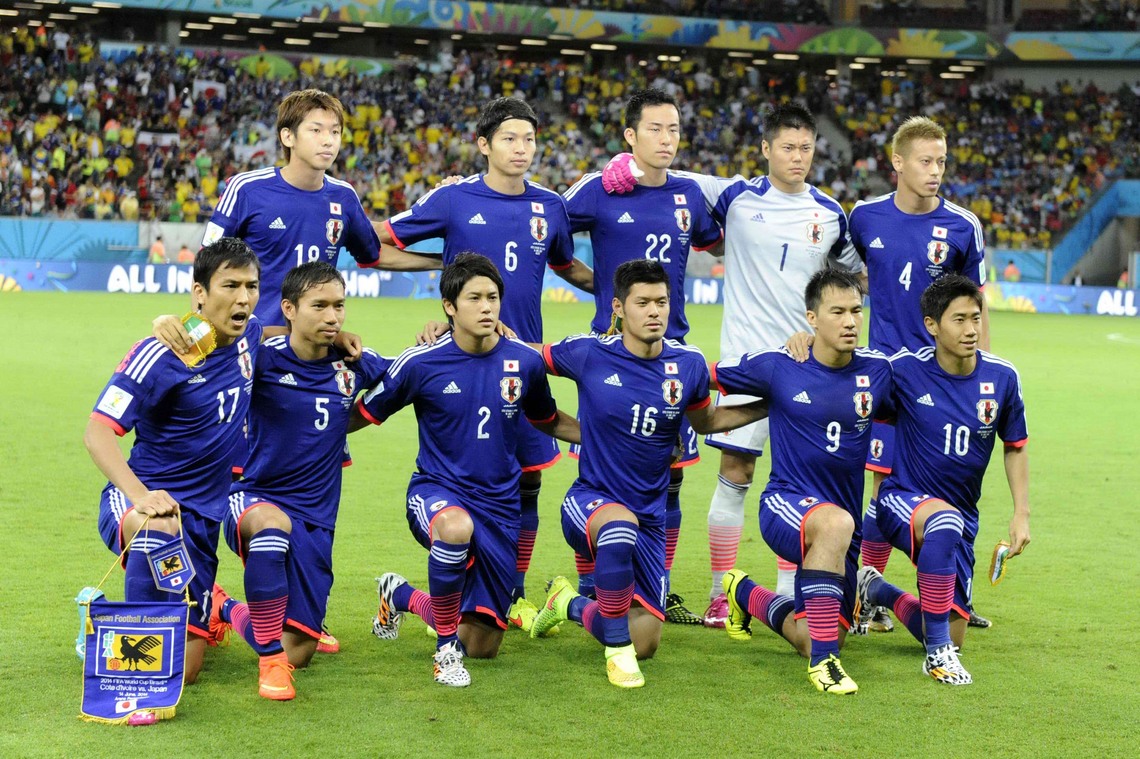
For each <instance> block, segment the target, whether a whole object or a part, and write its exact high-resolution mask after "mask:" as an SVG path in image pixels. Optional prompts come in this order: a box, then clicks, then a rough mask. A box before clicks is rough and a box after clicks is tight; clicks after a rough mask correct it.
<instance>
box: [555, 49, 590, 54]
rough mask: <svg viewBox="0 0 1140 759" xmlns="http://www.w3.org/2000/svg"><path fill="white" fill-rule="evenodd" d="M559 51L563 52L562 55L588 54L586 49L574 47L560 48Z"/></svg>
mask: <svg viewBox="0 0 1140 759" xmlns="http://www.w3.org/2000/svg"><path fill="white" fill-rule="evenodd" d="M558 52H559V53H561V54H562V55H585V54H586V51H585V50H575V49H574V48H572V47H564V48H562V49H561V50H559V51H558Z"/></svg>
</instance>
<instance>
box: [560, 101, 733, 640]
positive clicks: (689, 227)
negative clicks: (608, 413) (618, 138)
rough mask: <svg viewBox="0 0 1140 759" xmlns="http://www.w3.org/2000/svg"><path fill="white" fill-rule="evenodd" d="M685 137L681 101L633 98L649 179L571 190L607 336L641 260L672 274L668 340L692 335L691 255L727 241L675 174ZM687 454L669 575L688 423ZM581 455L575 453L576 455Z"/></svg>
mask: <svg viewBox="0 0 1140 759" xmlns="http://www.w3.org/2000/svg"><path fill="white" fill-rule="evenodd" d="M680 139H681V117H680V113H679V112H678V110H677V103H676V101H674V100H673V98H672V97H671V96H669V95H667V94H665V93H664V92H663V91H661V90H657V89H648V90H641V91H639V92H635V93H634V94H633V96H632V97H630V99H629V102H628V103H626V106H625V140H626V142H627V143H629V146H630V150H631V151H632V154H633V157H634V160H635V161H636V162H637V165H638V166H639V167H640V168H641V171H642V172H643V175H642V176H641V177H640V178H639V179H638V182H637V186H636V187H634V188H633V190H632V191H630V192H629V193H626V194H623V195H617V194H612V195H611V194H609V193H607V192H606V190H605V188H604V187H603V186H602V175H601V172H598V173H593V174H587V175H586V176H584V177H582V179H581V180H579V181H578V183H577V184H575V185H574V186H573V187H571V188H570V189H569V190H567V191H566V194H565V198H566V209H567V211H568V212H569V214H570V227H571V230H572V231H574V232H582V231H587V232H589V233H590V240H591V242H592V243H593V249H594V303H595V305H596V308H595V311H594V318H593V320H592V321H591V322H590V329H591V330H592V331H593V332H594V333H595V334H598V335H604V334H606V333H607V331H609V329H610V320H611V317H612V316H613V306H612V302H613V278H614V271H615V270H616V269H617V267H618V266H619V265H620V264H622V263H625V262H626V261H632V260H634V259H638V258H645V259H648V260H653V261H659V262H660V263H661V265H662V266H663V267H664V268H665V270H666V271H667V272H668V274H669V282H670V288H669V302H670V305H671V308H670V310H669V323H668V326H667V328H666V330H665V337H667V338H669V339H671V340H679V341H684V339H685V335H687V334H688V332H689V322H688V320H687V319H686V318H685V268H686V266H687V264H688V261H689V250H690V248H691V249H695V250H708V249H710V248H712V247H714V246H715V245H716V244H717V243H719V242H720V240H721V237H722V235H721V231H720V227H719V226H717V223H716V221H714V220H713V218H712V215H711V214H710V213H709V211H708V209H707V208H706V207H705V203H704V198H703V196H702V194H701V188H700V186H699V185H698V184H697V183H696V182H695V181H693V180H692V179H689V178H685V177H680V176H678V175H676V174H672V173H670V172H669V170H668V169H669V166H670V165H671V164H672V163H673V159H674V158H675V157H676V155H677V144H678V143H679V142H680ZM681 442H682V455H681V458H680V460H679V461H678V462H677V463H676V464H674V465H673V468H672V470H671V471H672V478H671V480H670V482H669V499H668V501H667V508H666V512H665V518H666V524H665V534H666V545H667V550H666V554H665V572H666V576H667V577H668V574H669V572H670V570H671V569H672V567H673V556H674V553H675V552H676V547H677V538H678V536H679V535H680V532H681V497H680V493H681V482H682V479H683V477H684V467H686V466H689V465H692V464H695V463H697V462H698V461H700V453H699V452H698V449H697V435H696V433H695V432H693V430H692V427H691V426H690V425H688V423H685V424H684V425H683V427H682V431H681ZM575 454H576V452H575V451H574V450H573V449H572V450H571V455H575ZM575 558H576V560H577V561H578V564H579V578H578V592H579V593H582V594H583V595H593V577H592V569H591V568H590V566H589V560H588V559H586V558H585V557H581V556H578V557H575ZM666 619H667V620H668V621H673V622H684V623H690V624H700V623H701V618H700V617H699V616H697V615H695V614H692V613H691V612H689V611H688V609H686V608H685V607H684V605H683V599H682V598H681V597H680V596H678V595H677V594H675V593H669V594H668V596H667V600H666Z"/></svg>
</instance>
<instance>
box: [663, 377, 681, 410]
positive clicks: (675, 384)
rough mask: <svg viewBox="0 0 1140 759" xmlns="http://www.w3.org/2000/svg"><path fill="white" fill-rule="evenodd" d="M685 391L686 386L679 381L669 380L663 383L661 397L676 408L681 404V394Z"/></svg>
mask: <svg viewBox="0 0 1140 759" xmlns="http://www.w3.org/2000/svg"><path fill="white" fill-rule="evenodd" d="M684 389H685V386H684V385H683V384H681V380H679V379H667V380H665V381H664V382H662V383H661V395H662V396H664V398H665V402H666V403H668V404H669V405H670V406H676V405H677V404H678V403H680V402H681V393H682V392H683V391H684Z"/></svg>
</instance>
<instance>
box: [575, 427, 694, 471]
mask: <svg viewBox="0 0 1140 759" xmlns="http://www.w3.org/2000/svg"><path fill="white" fill-rule="evenodd" d="M679 434H680V436H681V441H680V442H681V458H679V459H677V462H676V463H674V464H671V465H670V467H669V468H670V469H683V468H685V467H687V466H692V465H693V464H696V463H697V462H698V461H700V460H701V450H700V448H698V447H697V431H696V430H694V429H693V425H691V424H689V420H688V419H687V418H685V417H682V418H681V431H680V433H679ZM581 451H582V446H580V445H578V444H577V443H571V444H570V458H572V459H576V458H578V456H579V455H580V453H581Z"/></svg>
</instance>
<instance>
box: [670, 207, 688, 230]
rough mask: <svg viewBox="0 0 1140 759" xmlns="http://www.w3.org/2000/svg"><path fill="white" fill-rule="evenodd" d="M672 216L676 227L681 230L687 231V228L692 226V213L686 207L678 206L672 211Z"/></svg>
mask: <svg viewBox="0 0 1140 759" xmlns="http://www.w3.org/2000/svg"><path fill="white" fill-rule="evenodd" d="M673 216H674V218H676V219H677V229H679V230H681V231H682V232H688V231H689V228H690V227H692V226H693V215H692V214H691V213H690V212H689V209H688V208H678V209H677V210H676V211H674V212H673Z"/></svg>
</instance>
